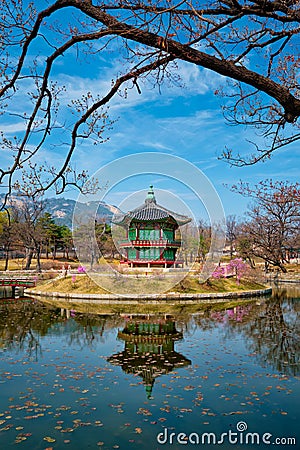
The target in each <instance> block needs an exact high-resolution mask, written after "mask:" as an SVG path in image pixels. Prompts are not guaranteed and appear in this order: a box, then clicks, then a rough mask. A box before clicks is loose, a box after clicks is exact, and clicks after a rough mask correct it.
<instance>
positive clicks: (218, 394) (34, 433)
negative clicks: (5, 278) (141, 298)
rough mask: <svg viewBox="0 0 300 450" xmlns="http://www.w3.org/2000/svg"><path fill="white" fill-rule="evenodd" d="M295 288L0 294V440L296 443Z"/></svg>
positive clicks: (33, 443) (299, 367)
mask: <svg viewBox="0 0 300 450" xmlns="http://www.w3.org/2000/svg"><path fill="white" fill-rule="evenodd" d="M299 297H300V295H299V290H298V289H294V290H286V289H281V290H278V291H277V292H276V293H274V295H273V296H272V297H271V298H265V299H259V301H253V302H252V303H247V304H245V305H242V306H238V307H236V308H232V309H227V310H214V309H211V310H205V311H199V312H198V313H196V314H187V313H185V310H184V307H183V308H182V311H181V312H180V313H176V314H174V315H163V314H157V313H156V314H155V315H148V316H142V315H140V316H136V315H135V316H134V315H132V316H130V315H128V314H127V315H123V314H106V315H100V314H98V315H96V314H89V313H86V314H83V313H78V312H76V311H75V310H71V311H69V310H65V309H61V308H60V309H58V308H56V307H54V306H49V305H45V304H43V303H42V302H39V301H36V300H34V299H16V300H9V299H1V300H0V312H1V313H0V363H1V365H0V448H1V449H5V450H6V449H9V448H12V447H14V446H19V448H22V449H26V450H27V449H30V450H35V449H37V450H40V449H59V450H60V449H71V450H81V449H88V448H91V449H97V448H102V449H117V448H119V449H124V450H127V449H129V450H130V449H132V450H137V449H139V450H140V449H145V450H152V449H161V448H165V449H180V448H184V446H185V447H188V448H195V447H196V448H197V446H198V447H200V448H204V449H209V448H213V447H214V446H215V447H216V446H219V447H220V448H223V449H226V450H227V449H231V448H235V449H247V448H268V445H270V444H273V443H274V444H276V448H297V449H299V448H300V432H299V419H300V417H299V416H300V414H299V394H300V361H299V320H298V319H299V311H300V308H299V305H300V303H299Z"/></svg>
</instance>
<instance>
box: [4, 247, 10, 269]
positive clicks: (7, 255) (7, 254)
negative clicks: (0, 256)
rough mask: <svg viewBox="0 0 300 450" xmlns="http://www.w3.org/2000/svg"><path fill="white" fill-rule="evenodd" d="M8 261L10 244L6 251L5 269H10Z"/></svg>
mask: <svg viewBox="0 0 300 450" xmlns="http://www.w3.org/2000/svg"><path fill="white" fill-rule="evenodd" d="M8 262H9V246H8V247H6V251H5V266H4V270H8Z"/></svg>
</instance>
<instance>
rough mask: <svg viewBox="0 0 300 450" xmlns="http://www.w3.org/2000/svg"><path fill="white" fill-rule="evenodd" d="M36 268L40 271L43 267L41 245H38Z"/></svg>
mask: <svg viewBox="0 0 300 450" xmlns="http://www.w3.org/2000/svg"><path fill="white" fill-rule="evenodd" d="M36 270H37V271H38V272H41V271H42V267H41V247H40V246H39V245H38V246H37V247H36Z"/></svg>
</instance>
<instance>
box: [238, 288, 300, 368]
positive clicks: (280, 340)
mask: <svg viewBox="0 0 300 450" xmlns="http://www.w3.org/2000/svg"><path fill="white" fill-rule="evenodd" d="M297 304H298V300H296V299H293V298H286V296H285V293H284V292H282V293H278V294H276V295H275V296H274V297H273V298H272V300H270V301H268V302H267V303H266V308H265V311H264V312H263V313H261V314H259V315H258V316H257V317H256V318H255V319H254V320H253V321H251V322H249V323H247V324H246V325H247V326H245V327H244V328H243V333H244V335H245V336H246V337H247V340H246V342H247V345H248V347H249V349H250V351H251V352H252V353H257V354H258V355H259V359H260V360H261V361H264V362H267V363H269V364H270V363H271V364H272V366H273V367H275V368H276V370H278V371H279V372H282V373H284V374H286V375H297V374H299V373H300V361H299V350H300V325H299V320H298V319H299V311H297V310H296V309H295V307H296V308H297Z"/></svg>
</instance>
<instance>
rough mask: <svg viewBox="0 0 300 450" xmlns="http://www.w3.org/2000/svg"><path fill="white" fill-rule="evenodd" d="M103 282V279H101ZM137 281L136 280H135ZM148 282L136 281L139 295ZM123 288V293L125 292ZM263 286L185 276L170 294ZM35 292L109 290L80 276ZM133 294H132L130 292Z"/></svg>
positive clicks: (43, 285)
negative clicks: (204, 280) (203, 280)
mask: <svg viewBox="0 0 300 450" xmlns="http://www.w3.org/2000/svg"><path fill="white" fill-rule="evenodd" d="M102 280H103V279H102ZM105 281H106V282H107V284H106V285H109V283H111V286H112V287H113V286H114V285H116V283H122V279H121V280H116V279H113V278H112V279H111V280H107V279H106V280H105ZM135 281H137V280H135ZM148 282H149V280H148V279H147V278H146V277H145V278H140V279H139V280H138V288H139V293H143V292H144V290H143V289H145V287H146V285H147V283H148ZM157 283H158V284H160V285H161V284H162V283H164V280H163V279H160V280H157ZM126 287H127V286H124V293H125V292H126ZM264 287H265V286H264V285H262V284H260V283H257V282H254V281H252V280H241V281H240V282H239V283H237V281H236V280H235V279H234V278H226V279H218V280H208V281H206V282H205V283H202V284H200V283H199V281H198V279H197V278H196V277H190V276H187V277H186V278H185V279H183V280H182V281H180V282H179V283H178V284H176V285H175V286H173V287H172V289H171V291H172V292H178V293H195V294H198V293H199V294H200V293H216V292H221V293H225V292H240V291H249V290H256V289H264ZM36 290H38V291H42V292H49V293H50V292H61V293H70V294H72V293H74V294H75V293H77V294H108V293H109V290H105V289H104V288H102V287H101V286H98V284H96V283H94V281H93V280H92V279H91V278H90V277H89V276H87V275H80V276H73V277H72V276H67V277H66V278H55V279H54V280H51V281H47V282H43V283H38V285H37V287H36ZM132 293H133V292H132Z"/></svg>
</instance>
